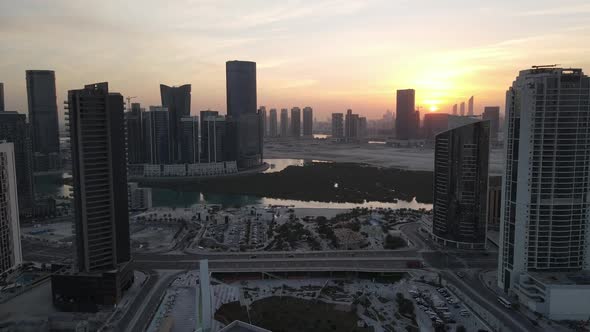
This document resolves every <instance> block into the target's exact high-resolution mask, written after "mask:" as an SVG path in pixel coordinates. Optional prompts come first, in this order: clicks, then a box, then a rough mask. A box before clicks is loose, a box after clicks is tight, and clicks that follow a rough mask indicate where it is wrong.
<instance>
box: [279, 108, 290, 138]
mask: <svg viewBox="0 0 590 332" xmlns="http://www.w3.org/2000/svg"><path fill="white" fill-rule="evenodd" d="M288 134H289V110H288V109H286V108H283V109H281V137H287V136H288Z"/></svg>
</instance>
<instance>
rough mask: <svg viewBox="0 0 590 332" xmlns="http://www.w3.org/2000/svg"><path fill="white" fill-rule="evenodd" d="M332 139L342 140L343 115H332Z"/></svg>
mask: <svg viewBox="0 0 590 332" xmlns="http://www.w3.org/2000/svg"><path fill="white" fill-rule="evenodd" d="M332 138H336V139H341V138H344V114H342V113H332Z"/></svg>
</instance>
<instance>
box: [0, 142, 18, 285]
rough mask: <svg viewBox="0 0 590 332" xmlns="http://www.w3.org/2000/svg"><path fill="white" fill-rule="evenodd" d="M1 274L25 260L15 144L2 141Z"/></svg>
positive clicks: (0, 172)
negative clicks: (21, 235)
mask: <svg viewBox="0 0 590 332" xmlns="http://www.w3.org/2000/svg"><path fill="white" fill-rule="evenodd" d="M0 179H2V181H1V182H0V249H1V250H0V274H2V273H4V272H6V271H8V270H9V269H11V268H14V267H15V266H17V265H19V264H21V263H22V262H23V257H22V250H21V243H20V223H19V217H18V215H19V211H18V198H17V179H16V163H15V159H14V144H13V143H2V142H0Z"/></svg>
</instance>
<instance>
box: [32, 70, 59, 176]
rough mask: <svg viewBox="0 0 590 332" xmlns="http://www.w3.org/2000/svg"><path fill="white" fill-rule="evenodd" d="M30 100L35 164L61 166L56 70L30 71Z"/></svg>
mask: <svg viewBox="0 0 590 332" xmlns="http://www.w3.org/2000/svg"><path fill="white" fill-rule="evenodd" d="M26 78H27V99H28V104H29V121H30V123H31V126H32V132H31V134H32V139H33V157H34V167H35V170H37V171H47V170H51V169H58V168H60V157H59V124H58V119H57V94H56V89H55V72H54V71H53V70H27V72H26Z"/></svg>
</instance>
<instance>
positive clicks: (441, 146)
mask: <svg viewBox="0 0 590 332" xmlns="http://www.w3.org/2000/svg"><path fill="white" fill-rule="evenodd" d="M489 137H490V124H489V122H488V121H479V122H474V123H471V124H467V125H463V126H460V127H457V128H454V129H451V130H448V131H444V132H442V133H439V134H438V135H436V142H435V152H434V204H433V218H432V219H433V220H432V237H433V239H434V240H435V241H437V242H439V243H442V244H444V245H446V246H452V247H456V248H465V249H483V248H485V246H486V241H487V240H486V222H487V217H488V216H487V205H488V201H487V200H488V197H487V194H488V164H489V153H490V143H489Z"/></svg>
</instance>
